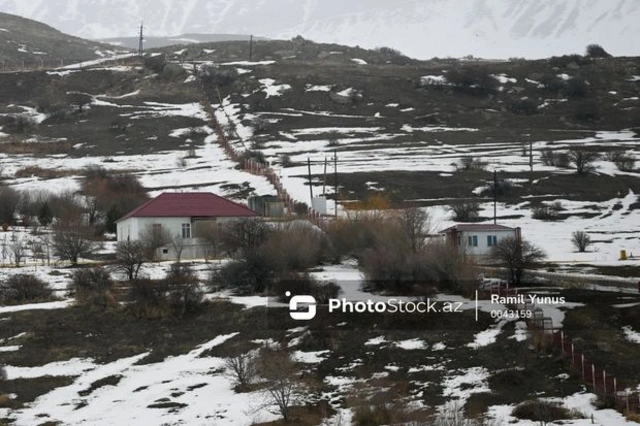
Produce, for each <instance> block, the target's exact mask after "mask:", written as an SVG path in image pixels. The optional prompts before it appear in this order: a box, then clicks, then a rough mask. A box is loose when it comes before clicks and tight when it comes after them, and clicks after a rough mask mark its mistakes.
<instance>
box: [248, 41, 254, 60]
mask: <svg viewBox="0 0 640 426" xmlns="http://www.w3.org/2000/svg"><path fill="white" fill-rule="evenodd" d="M252 61H253V35H251V36H249V62H252Z"/></svg>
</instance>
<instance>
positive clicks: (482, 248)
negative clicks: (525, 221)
mask: <svg viewBox="0 0 640 426" xmlns="http://www.w3.org/2000/svg"><path fill="white" fill-rule="evenodd" d="M458 235H460V238H461V243H462V247H464V248H465V250H466V252H467V254H470V255H472V256H486V255H488V254H489V253H490V252H491V247H490V246H489V245H488V244H487V237H488V236H490V235H491V236H494V235H495V236H496V237H497V240H498V241H497V242H498V243H500V241H501V240H503V239H505V238H507V237H515V236H516V231H515V230H510V229H507V230H501V231H462V232H460V233H459V234H458ZM473 236H476V237H478V246H477V247H474V246H472V245H469V244H468V241H469V237H473Z"/></svg>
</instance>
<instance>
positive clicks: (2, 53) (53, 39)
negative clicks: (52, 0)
mask: <svg viewBox="0 0 640 426" xmlns="http://www.w3.org/2000/svg"><path fill="white" fill-rule="evenodd" d="M0 46H1V47H0V61H1V62H3V65H2V66H4V67H9V66H10V65H11V64H12V63H13V64H15V63H23V61H24V62H25V63H26V64H30V63H40V62H44V63H46V64H47V65H51V64H52V63H59V62H60V61H61V60H62V61H64V62H65V63H69V62H79V61H86V60H90V59H97V58H100V57H104V56H111V55H113V54H115V53H116V52H115V51H116V50H119V51H122V50H123V49H115V48H114V47H113V46H109V45H106V44H101V43H97V42H93V41H89V40H83V39H81V38H78V37H74V36H70V35H67V34H64V33H62V32H60V31H58V30H56V29H54V28H51V27H49V26H47V25H45V24H42V23H40V22H37V21H32V20H31V19H25V18H21V17H19V16H15V15H10V14H7V13H0Z"/></svg>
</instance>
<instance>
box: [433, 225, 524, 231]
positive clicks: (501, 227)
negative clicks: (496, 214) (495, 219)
mask: <svg viewBox="0 0 640 426" xmlns="http://www.w3.org/2000/svg"><path fill="white" fill-rule="evenodd" d="M515 229H516V228H509V227H508V226H504V225H494V224H493V223H461V224H458V225H453V226H452V227H449V228H447V229H445V230H444V231H442V232H443V233H447V232H451V231H454V230H455V231H458V232H465V231H466V232H473V231H479V232H482V231H515Z"/></svg>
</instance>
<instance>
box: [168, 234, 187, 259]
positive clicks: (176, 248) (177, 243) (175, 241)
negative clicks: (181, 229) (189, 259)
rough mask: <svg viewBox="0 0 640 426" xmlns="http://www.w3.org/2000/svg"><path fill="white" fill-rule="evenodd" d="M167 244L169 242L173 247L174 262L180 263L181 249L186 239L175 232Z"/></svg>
mask: <svg viewBox="0 0 640 426" xmlns="http://www.w3.org/2000/svg"><path fill="white" fill-rule="evenodd" d="M169 244H171V248H172V249H173V253H174V254H175V256H176V259H175V260H176V262H178V263H180V259H182V251H183V250H184V247H185V245H186V244H187V241H186V240H185V239H184V238H182V235H180V234H175V235H174V236H172V237H171V239H170V240H169Z"/></svg>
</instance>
